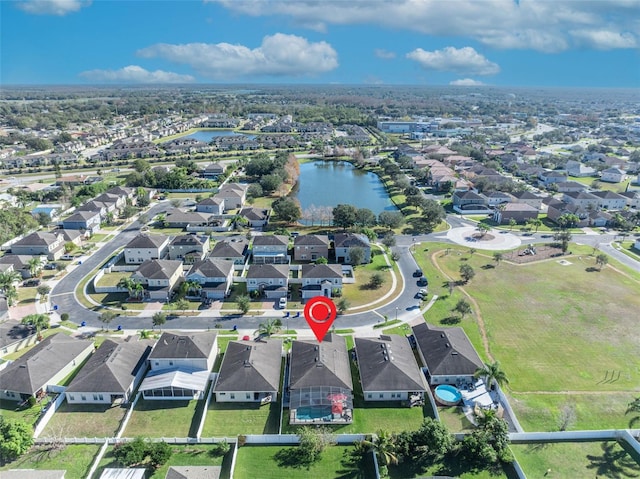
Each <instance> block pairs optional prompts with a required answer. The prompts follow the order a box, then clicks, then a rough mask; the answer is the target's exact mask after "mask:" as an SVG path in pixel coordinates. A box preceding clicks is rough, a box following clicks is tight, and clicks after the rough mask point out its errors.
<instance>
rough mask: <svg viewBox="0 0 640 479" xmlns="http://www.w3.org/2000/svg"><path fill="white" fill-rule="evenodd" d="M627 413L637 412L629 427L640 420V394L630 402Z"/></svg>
mask: <svg viewBox="0 0 640 479" xmlns="http://www.w3.org/2000/svg"><path fill="white" fill-rule="evenodd" d="M625 414H635V415H634V416H633V417H632V418H631V420H630V421H629V427H633V426H634V425H635V424H636V423H637V422H640V396H638V397H637V398H635V399H634V400H633V401H631V402H630V403H629V405H628V407H627V410H626V411H625Z"/></svg>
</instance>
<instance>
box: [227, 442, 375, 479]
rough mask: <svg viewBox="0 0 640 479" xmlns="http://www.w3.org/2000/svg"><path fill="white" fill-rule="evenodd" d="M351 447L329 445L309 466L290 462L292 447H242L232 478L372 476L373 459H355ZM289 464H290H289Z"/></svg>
mask: <svg viewBox="0 0 640 479" xmlns="http://www.w3.org/2000/svg"><path fill="white" fill-rule="evenodd" d="M351 449H352V448H351V447H345V446H331V447H328V448H327V449H325V450H324V452H323V453H322V457H321V459H320V461H318V462H317V463H315V464H313V465H311V466H310V467H309V468H306V467H297V466H296V465H295V464H290V463H291V462H292V461H291V457H292V454H291V453H292V452H293V451H294V450H295V447H291V446H285V447H282V446H243V447H241V448H240V449H238V459H237V462H236V468H235V471H234V476H233V477H234V478H235V479H253V478H256V477H259V478H261V479H280V478H283V477H286V478H287V479H297V478H300V479H307V478H310V477H318V478H326V479H328V478H338V477H340V478H351V479H369V478H371V477H375V472H374V469H373V460H365V461H363V463H360V462H354V461H353V460H352V458H351V456H350V454H349V452H350V451H351ZM288 464H290V465H288Z"/></svg>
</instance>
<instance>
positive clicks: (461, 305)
mask: <svg viewBox="0 0 640 479" xmlns="http://www.w3.org/2000/svg"><path fill="white" fill-rule="evenodd" d="M453 311H455V312H456V313H459V314H460V317H461V318H462V319H464V317H465V316H466V315H467V314H471V312H473V309H472V308H471V305H470V304H469V303H468V302H467V301H466V300H464V299H460V300H458V302H457V303H456V306H455V307H454V308H453Z"/></svg>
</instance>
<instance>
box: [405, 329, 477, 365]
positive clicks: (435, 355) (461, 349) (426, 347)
mask: <svg viewBox="0 0 640 479" xmlns="http://www.w3.org/2000/svg"><path fill="white" fill-rule="evenodd" d="M413 335H414V336H415V338H416V342H417V344H418V347H419V348H420V351H421V352H422V356H423V357H424V359H425V361H426V363H427V364H426V366H427V368H428V369H429V373H430V374H431V375H432V376H434V375H435V376H447V375H449V376H453V375H460V376H464V375H469V376H470V375H473V374H474V373H475V372H476V369H478V368H481V367H484V364H483V363H482V360H481V359H480V356H478V353H477V352H476V350H475V349H474V347H473V345H472V344H471V341H469V338H468V337H467V335H466V334H465V332H464V330H463V329H462V328H436V327H433V326H429V325H428V324H427V323H423V324H419V325H417V326H414V327H413Z"/></svg>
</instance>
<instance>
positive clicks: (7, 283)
mask: <svg viewBox="0 0 640 479" xmlns="http://www.w3.org/2000/svg"><path fill="white" fill-rule="evenodd" d="M20 279H22V275H21V274H20V273H19V272H18V271H1V272H0V290H1V291H3V292H6V291H7V289H8V288H15V283H17V282H18V281H20Z"/></svg>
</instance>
